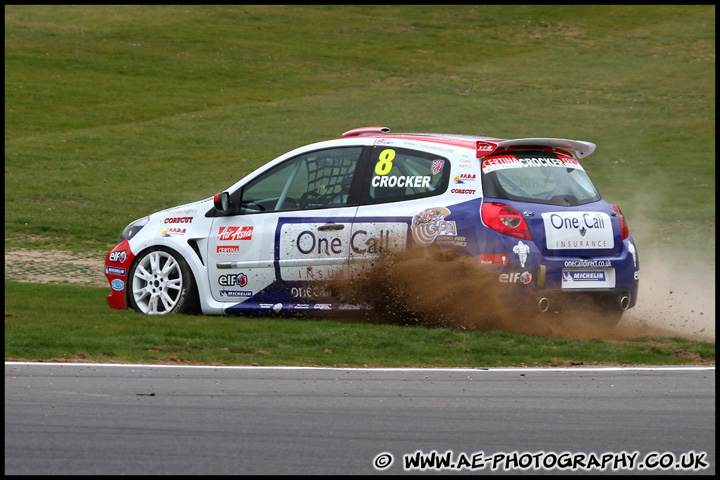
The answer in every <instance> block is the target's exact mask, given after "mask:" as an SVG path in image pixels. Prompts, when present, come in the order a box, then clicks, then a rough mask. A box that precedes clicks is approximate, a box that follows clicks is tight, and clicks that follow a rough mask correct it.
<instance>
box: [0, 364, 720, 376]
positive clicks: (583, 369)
mask: <svg viewBox="0 0 720 480" xmlns="http://www.w3.org/2000/svg"><path fill="white" fill-rule="evenodd" d="M5 365H6V366H12V365H33V366H41V365H50V366H63V367H120V368H198V369H212V370H329V371H330V370H332V371H362V372H473V373H478V372H629V371H653V370H662V371H669V370H674V371H693V370H708V371H715V366H714V365H713V366H702V365H680V366H663V365H658V366H643V367H487V368H485V367H478V368H467V367H465V368H434V367H431V368H417V367H415V368H370V367H364V368H360V367H347V368H341V367H267V366H251V365H151V364H142V363H80V362H5Z"/></svg>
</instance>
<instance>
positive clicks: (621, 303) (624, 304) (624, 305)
mask: <svg viewBox="0 0 720 480" xmlns="http://www.w3.org/2000/svg"><path fill="white" fill-rule="evenodd" d="M629 306H630V297H628V296H627V295H623V296H621V297H619V298H618V307H620V310H621V311H623V312H624V311H625V310H627V309H628V307H629Z"/></svg>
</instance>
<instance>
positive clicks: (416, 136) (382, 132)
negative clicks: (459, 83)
mask: <svg viewBox="0 0 720 480" xmlns="http://www.w3.org/2000/svg"><path fill="white" fill-rule="evenodd" d="M342 136H343V138H348V137H357V136H362V137H366V138H367V137H375V138H377V139H388V140H389V139H398V140H401V139H402V140H416V141H422V142H429V143H440V144H444V145H452V146H456V147H464V148H471V149H475V150H476V152H477V157H478V158H481V157H485V156H487V155H490V154H492V153H502V152H503V151H504V150H508V149H510V148H514V147H549V148H551V149H562V150H568V151H570V152H572V153H573V154H574V155H575V156H576V157H577V158H584V157H587V156H588V155H590V154H591V153H593V152H594V151H595V148H596V145H595V144H594V143H590V142H585V141H581V140H568V139H564V138H516V139H501V138H496V137H484V136H479V135H456V134H447V133H390V129H389V128H388V127H361V128H354V129H352V130H348V131H347V132H345V133H343V135H342Z"/></svg>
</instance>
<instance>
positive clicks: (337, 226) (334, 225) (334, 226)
mask: <svg viewBox="0 0 720 480" xmlns="http://www.w3.org/2000/svg"><path fill="white" fill-rule="evenodd" d="M343 228H345V225H343V224H341V223H327V224H325V225H322V226H320V227H318V230H319V231H321V232H324V231H327V230H342V229H343Z"/></svg>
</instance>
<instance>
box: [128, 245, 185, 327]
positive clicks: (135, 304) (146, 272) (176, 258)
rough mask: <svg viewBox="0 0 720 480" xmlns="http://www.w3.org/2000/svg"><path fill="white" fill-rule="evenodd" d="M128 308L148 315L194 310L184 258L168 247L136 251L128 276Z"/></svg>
mask: <svg viewBox="0 0 720 480" xmlns="http://www.w3.org/2000/svg"><path fill="white" fill-rule="evenodd" d="M128 297H129V300H130V305H131V306H132V308H133V309H134V310H135V311H136V312H139V313H145V314H148V315H164V314H166V313H195V312H196V311H197V305H198V292H197V285H196V283H195V278H194V277H193V274H192V272H191V271H190V267H189V266H188V264H187V262H186V261H185V259H183V258H182V256H180V255H179V254H178V253H177V252H174V251H172V250H170V249H166V248H162V247H156V248H151V249H149V250H146V251H145V252H143V253H142V254H140V255H138V257H137V258H136V260H135V262H133V266H132V268H131V269H130V275H129V276H128Z"/></svg>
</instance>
